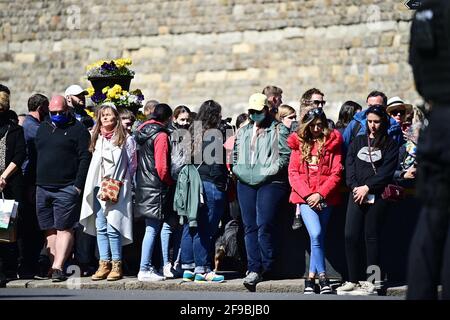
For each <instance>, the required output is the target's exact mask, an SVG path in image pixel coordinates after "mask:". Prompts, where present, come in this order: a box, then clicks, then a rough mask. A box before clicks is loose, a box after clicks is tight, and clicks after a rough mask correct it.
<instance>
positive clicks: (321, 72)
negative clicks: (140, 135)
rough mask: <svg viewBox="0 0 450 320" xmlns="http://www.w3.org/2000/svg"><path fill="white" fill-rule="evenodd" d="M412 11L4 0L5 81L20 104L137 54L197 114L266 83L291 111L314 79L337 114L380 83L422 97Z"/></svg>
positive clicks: (143, 0) (237, 2) (168, 95)
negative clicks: (413, 57) (208, 103)
mask: <svg viewBox="0 0 450 320" xmlns="http://www.w3.org/2000/svg"><path fill="white" fill-rule="evenodd" d="M411 15H412V12H411V11H409V10H407V9H406V7H405V6H404V5H403V1H401V0H382V1H380V0H359V1H358V0H339V1H338V0H303V1H302V0H295V1H277V0H211V1H206V0H184V1H164V0H152V1H147V0H131V1H125V0H93V1H68V0H63V1H47V0H44V1H31V0H23V1H14V2H13V1H6V0H0V24H1V30H0V43H1V45H0V83H4V84H6V85H8V86H9V87H10V89H11V91H12V107H13V108H14V109H15V110H16V111H18V112H24V111H25V110H26V102H27V99H28V97H29V96H30V95H31V94H32V93H33V92H42V93H44V94H46V95H51V94H54V93H58V92H59V93H60V92H63V91H64V89H65V88H66V87H67V86H68V85H70V84H72V83H80V84H81V85H83V86H85V87H87V86H89V83H88V81H87V80H86V79H85V76H84V75H85V67H86V65H88V64H89V63H92V62H95V61H96V60H99V59H109V58H118V57H130V58H132V60H133V66H132V67H133V69H134V70H135V71H136V76H135V79H134V80H133V82H132V88H141V89H143V92H144V95H145V97H146V99H151V98H155V99H158V100H160V101H165V102H168V103H169V104H170V105H172V106H176V105H178V104H187V105H188V106H192V107H193V109H194V110H196V109H198V106H199V105H200V104H201V102H202V101H204V100H206V99H210V98H213V99H216V100H217V101H218V102H219V103H221V104H222V106H223V107H224V111H223V114H224V115H226V116H229V115H235V114H237V113H239V112H242V111H244V110H245V105H246V102H247V100H248V96H249V95H250V94H252V93H254V92H259V91H261V90H262V88H263V87H264V86H265V85H268V84H273V85H277V86H279V87H281V88H282V89H283V91H284V101H285V102H287V103H290V104H291V105H292V106H293V107H295V108H297V107H298V100H299V98H300V96H301V94H302V93H303V92H304V91H305V90H306V89H308V88H310V87H318V88H320V89H321V90H322V91H323V92H325V94H326V97H325V99H326V100H327V101H329V103H328V104H327V108H329V109H328V112H329V114H331V115H332V118H335V117H336V112H337V110H338V108H339V106H340V104H341V103H342V102H343V101H345V100H349V99H351V100H355V101H358V102H359V103H363V102H364V100H365V97H366V96H367V94H368V92H369V91H371V90H373V89H379V90H383V91H385V92H386V94H387V95H388V96H393V95H399V96H401V97H403V98H404V99H405V100H408V101H411V102H418V101H420V100H419V97H418V95H417V93H416V92H415V89H414V84H413V80H412V75H411V69H410V67H409V65H408V63H407V60H408V41H409V27H410V22H409V21H410V19H411Z"/></svg>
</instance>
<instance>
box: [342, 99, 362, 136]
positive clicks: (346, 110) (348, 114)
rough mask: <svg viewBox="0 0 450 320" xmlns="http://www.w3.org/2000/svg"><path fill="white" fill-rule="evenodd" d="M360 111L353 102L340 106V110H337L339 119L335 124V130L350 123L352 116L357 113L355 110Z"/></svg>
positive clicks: (357, 104) (359, 107) (359, 106)
mask: <svg viewBox="0 0 450 320" xmlns="http://www.w3.org/2000/svg"><path fill="white" fill-rule="evenodd" d="M358 109H359V110H362V106H361V105H360V104H359V103H356V102H355V101H350V100H349V101H345V102H344V104H343V105H342V106H341V110H339V118H338V121H337V122H336V128H337V129H343V128H346V127H347V126H348V124H349V123H350V121H352V119H353V116H354V115H355V113H356V112H357V110H358Z"/></svg>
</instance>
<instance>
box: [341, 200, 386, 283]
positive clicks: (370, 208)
mask: <svg viewBox="0 0 450 320" xmlns="http://www.w3.org/2000/svg"><path fill="white" fill-rule="evenodd" d="M386 209H387V203H386V201H384V200H383V199H376V201H375V203H374V204H363V205H358V204H356V203H354V202H353V197H352V196H351V195H350V197H349V201H348V206H347V217H346V220H345V253H346V257H347V267H348V276H349V281H350V282H354V283H356V282H358V280H361V279H359V278H360V275H361V270H360V256H359V253H360V241H361V240H360V239H361V234H362V233H363V232H364V240H365V244H366V262H367V266H372V265H376V266H380V263H379V262H380V252H379V243H380V241H379V240H380V239H379V238H380V231H381V226H382V225H383V222H384V217H385V213H386ZM362 280H365V279H362Z"/></svg>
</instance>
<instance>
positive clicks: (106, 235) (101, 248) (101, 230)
mask: <svg viewBox="0 0 450 320" xmlns="http://www.w3.org/2000/svg"><path fill="white" fill-rule="evenodd" d="M95 227H96V228H97V245H98V252H99V255H100V259H101V260H111V256H112V260H114V261H118V260H122V235H121V234H120V232H119V231H118V230H117V229H115V228H114V227H113V226H112V225H110V224H109V223H108V221H107V220H106V217H105V215H104V214H103V209H100V210H98V211H97V218H96V219H95Z"/></svg>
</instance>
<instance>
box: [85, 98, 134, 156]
mask: <svg viewBox="0 0 450 320" xmlns="http://www.w3.org/2000/svg"><path fill="white" fill-rule="evenodd" d="M104 110H111V111H112V113H113V114H114V116H115V117H116V126H115V128H114V145H115V146H118V147H122V146H123V144H124V143H125V140H126V138H127V133H126V132H125V129H124V128H123V126H122V121H120V116H119V112H118V111H117V109H116V108H115V107H114V106H111V105H107V104H105V105H101V106H100V109H98V110H97V113H96V115H97V122H96V123H95V126H94V129H93V130H92V138H91V145H90V146H89V151H91V152H94V150H95V144H96V142H97V139H98V135H99V134H100V129H101V127H102V112H103V111H104Z"/></svg>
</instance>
